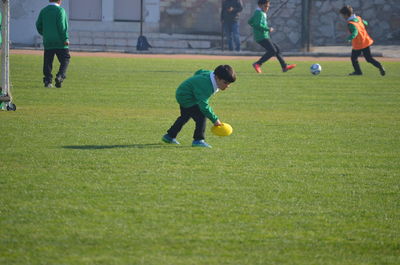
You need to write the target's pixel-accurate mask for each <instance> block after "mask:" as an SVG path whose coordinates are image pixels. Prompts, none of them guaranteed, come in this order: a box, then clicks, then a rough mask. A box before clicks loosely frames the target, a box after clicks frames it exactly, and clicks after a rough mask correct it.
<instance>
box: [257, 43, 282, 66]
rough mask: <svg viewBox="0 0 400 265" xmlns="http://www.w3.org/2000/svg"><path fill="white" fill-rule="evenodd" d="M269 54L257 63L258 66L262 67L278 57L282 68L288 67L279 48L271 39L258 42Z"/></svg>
mask: <svg viewBox="0 0 400 265" xmlns="http://www.w3.org/2000/svg"><path fill="white" fill-rule="evenodd" d="M258 44H260V45H261V46H262V47H263V48H264V49H265V50H266V51H267V52H266V53H265V54H264V55H263V56H262V57H261V58H260V59H259V60H258V61H257V62H256V64H259V65H262V64H263V63H265V62H266V61H268V60H269V59H270V58H271V57H272V56H276V58H277V59H278V61H279V63H280V64H281V67H282V68H285V67H286V62H285V60H284V59H283V57H282V55H281V51H280V49H279V46H278V45H277V44H276V43H274V42H272V41H271V40H270V39H263V40H261V41H259V42H258Z"/></svg>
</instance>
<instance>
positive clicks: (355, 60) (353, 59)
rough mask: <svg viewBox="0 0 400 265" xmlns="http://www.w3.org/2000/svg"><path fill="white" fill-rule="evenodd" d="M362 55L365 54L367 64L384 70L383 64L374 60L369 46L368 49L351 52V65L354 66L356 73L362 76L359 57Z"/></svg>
mask: <svg viewBox="0 0 400 265" xmlns="http://www.w3.org/2000/svg"><path fill="white" fill-rule="evenodd" d="M361 53H362V54H364V57H365V60H366V61H367V62H369V63H371V64H372V65H373V66H375V67H376V68H379V69H381V68H382V65H381V63H380V62H378V61H377V60H375V59H374V58H372V55H371V49H370V46H368V47H367V48H365V49H362V50H352V51H351V63H352V64H353V67H354V71H355V72H356V73H358V74H362V72H361V68H360V64H359V63H358V57H359V56H360V55H361Z"/></svg>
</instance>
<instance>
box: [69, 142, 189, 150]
mask: <svg viewBox="0 0 400 265" xmlns="http://www.w3.org/2000/svg"><path fill="white" fill-rule="evenodd" d="M166 147H169V148H171V147H175V148H176V147H184V146H176V145H169V144H162V143H156V144H113V145H64V146H62V148H65V149H74V150H102V149H115V148H137V149H150V148H166Z"/></svg>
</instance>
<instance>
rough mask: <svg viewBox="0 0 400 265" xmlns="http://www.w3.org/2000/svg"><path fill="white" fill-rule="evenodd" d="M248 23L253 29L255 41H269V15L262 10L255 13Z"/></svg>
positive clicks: (258, 9)
mask: <svg viewBox="0 0 400 265" xmlns="http://www.w3.org/2000/svg"><path fill="white" fill-rule="evenodd" d="M247 23H248V24H249V25H250V26H251V27H252V28H253V35H254V40H255V41H256V42H259V41H261V40H263V39H269V31H270V28H269V27H268V22H267V14H266V13H265V12H264V11H262V10H261V9H260V8H257V9H256V11H254V14H253V16H252V17H251V18H250V19H249V20H248V21H247Z"/></svg>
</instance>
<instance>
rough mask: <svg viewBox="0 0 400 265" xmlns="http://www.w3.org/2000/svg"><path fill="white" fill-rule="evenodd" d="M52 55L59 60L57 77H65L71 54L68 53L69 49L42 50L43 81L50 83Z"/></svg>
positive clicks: (51, 77)
mask: <svg viewBox="0 0 400 265" xmlns="http://www.w3.org/2000/svg"><path fill="white" fill-rule="evenodd" d="M54 55H57V59H58V61H59V62H60V69H59V70H58V73H57V75H56V76H57V77H61V78H62V79H65V78H66V77H67V76H66V74H67V69H68V65H69V61H70V58H71V56H70V55H69V49H53V50H44V61H43V75H44V78H43V82H44V83H51V80H52V79H53V75H52V74H51V72H52V70H53V61H54Z"/></svg>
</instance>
